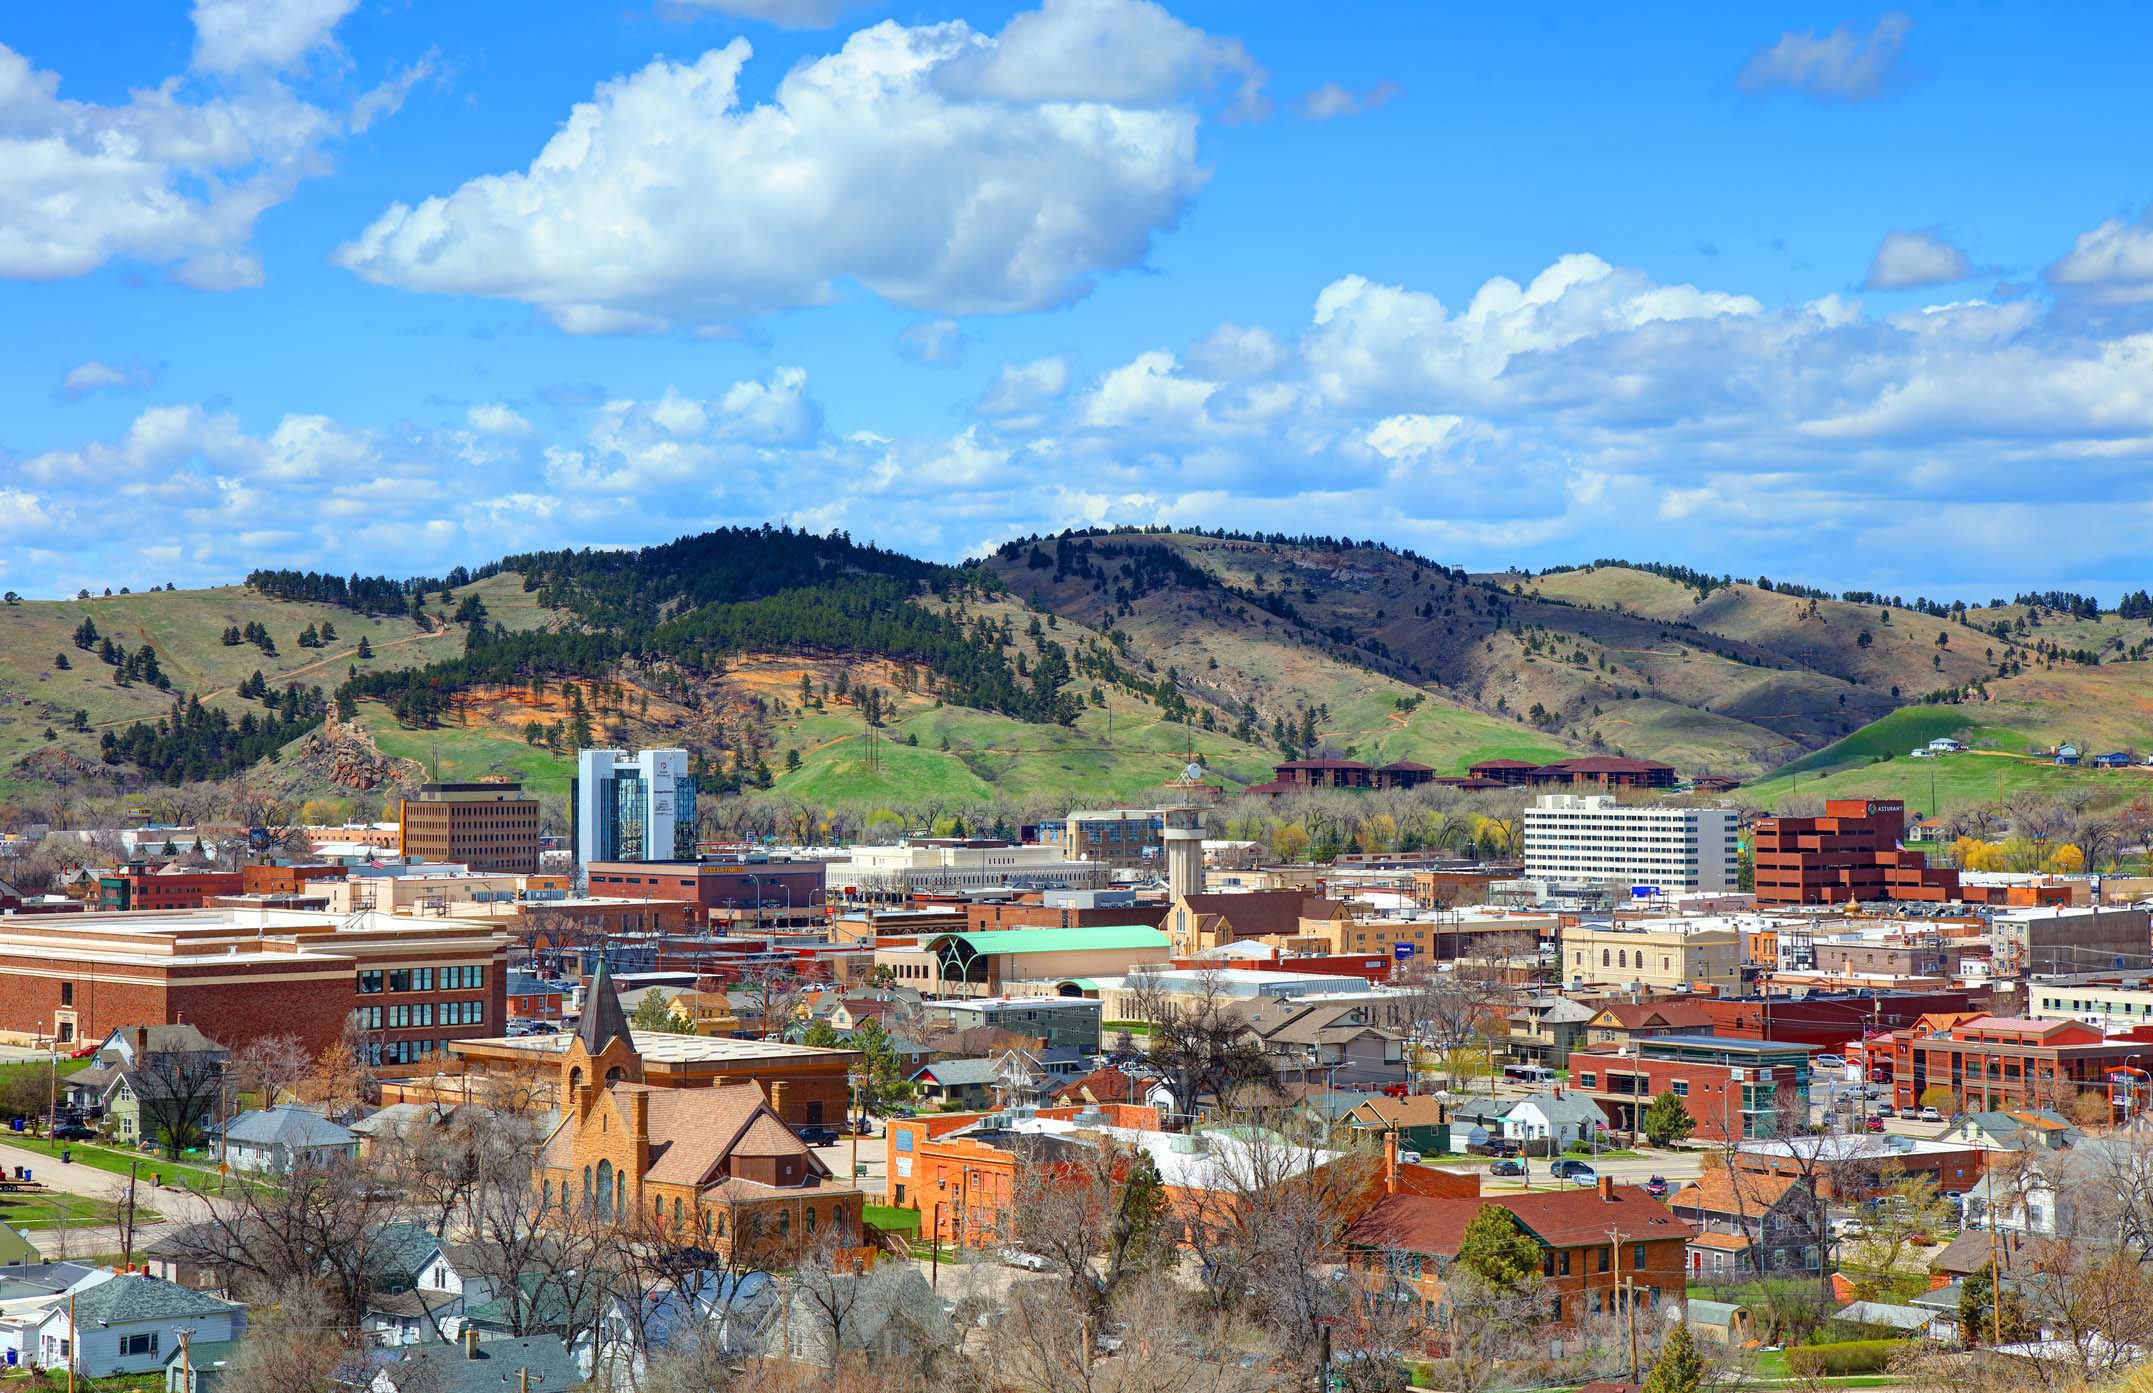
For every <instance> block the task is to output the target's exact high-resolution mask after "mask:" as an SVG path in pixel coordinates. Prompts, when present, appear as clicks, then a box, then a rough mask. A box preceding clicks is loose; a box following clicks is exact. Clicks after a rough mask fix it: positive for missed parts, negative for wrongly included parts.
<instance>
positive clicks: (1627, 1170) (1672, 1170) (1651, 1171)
mask: <svg viewBox="0 0 2153 1393" xmlns="http://www.w3.org/2000/svg"><path fill="white" fill-rule="evenodd" d="M1579 1159H1581V1160H1583V1161H1584V1162H1585V1163H1586V1164H1587V1165H1589V1166H1591V1167H1592V1168H1593V1170H1594V1171H1595V1172H1597V1173H1598V1174H1600V1175H1605V1176H1612V1177H1614V1179H1615V1180H1616V1181H1617V1182H1618V1183H1620V1184H1623V1185H1642V1184H1643V1183H1644V1182H1645V1181H1646V1180H1648V1179H1650V1178H1651V1177H1653V1176H1655V1175H1656V1176H1659V1177H1660V1178H1662V1179H1663V1180H1665V1181H1666V1182H1667V1183H1668V1185H1669V1186H1670V1187H1680V1186H1681V1184H1682V1182H1684V1181H1686V1180H1694V1179H1696V1178H1697V1177H1698V1175H1700V1174H1702V1173H1703V1170H1704V1153H1703V1152H1702V1151H1654V1152H1649V1153H1647V1154H1645V1155H1643V1156H1641V1157H1638V1158H1636V1159H1634V1160H1632V1159H1630V1158H1627V1157H1602V1158H1600V1159H1598V1160H1595V1159H1593V1158H1592V1157H1589V1156H1587V1157H1581V1158H1579ZM1552 1164H1553V1162H1551V1161H1547V1160H1534V1161H1533V1162H1532V1163H1531V1177H1530V1185H1529V1187H1528V1185H1527V1183H1526V1182H1524V1181H1521V1180H1519V1179H1518V1178H1517V1177H1516V1176H1503V1175H1488V1174H1487V1173H1486V1172H1487V1167H1485V1166H1475V1167H1474V1168H1473V1169H1475V1170H1478V1171H1480V1172H1481V1173H1482V1179H1481V1182H1480V1188H1481V1189H1482V1190H1483V1191H1488V1192H1494V1191H1502V1190H1522V1189H1526V1188H1531V1189H1534V1190H1547V1189H1553V1188H1556V1183H1555V1179H1554V1177H1553V1176H1551V1175H1550V1174H1548V1167H1549V1166H1550V1165H1552ZM1565 1183H1567V1182H1565Z"/></svg>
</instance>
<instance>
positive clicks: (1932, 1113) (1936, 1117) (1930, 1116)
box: [1921, 1108, 1944, 1122]
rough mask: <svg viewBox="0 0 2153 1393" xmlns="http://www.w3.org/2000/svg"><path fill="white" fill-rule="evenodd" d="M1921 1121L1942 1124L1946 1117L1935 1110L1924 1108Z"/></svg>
mask: <svg viewBox="0 0 2153 1393" xmlns="http://www.w3.org/2000/svg"><path fill="white" fill-rule="evenodd" d="M1921 1120H1922V1121H1923V1122H1942V1121H1943V1120H1944V1115H1943V1114H1942V1113H1940V1112H1938V1111H1937V1110H1936V1109H1934V1108H1923V1109H1922V1110H1921Z"/></svg>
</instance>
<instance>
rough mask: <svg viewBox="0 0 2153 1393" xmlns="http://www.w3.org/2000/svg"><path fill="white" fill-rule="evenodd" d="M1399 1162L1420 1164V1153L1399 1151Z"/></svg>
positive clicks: (1405, 1164) (1406, 1164) (1408, 1164)
mask: <svg viewBox="0 0 2153 1393" xmlns="http://www.w3.org/2000/svg"><path fill="white" fill-rule="evenodd" d="M1398 1164H1399V1165H1401V1166H1417V1165H1419V1164H1420V1153H1419V1152H1418V1151H1401V1152H1399V1153H1398Z"/></svg>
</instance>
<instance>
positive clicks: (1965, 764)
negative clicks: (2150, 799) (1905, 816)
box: [1742, 753, 2153, 814]
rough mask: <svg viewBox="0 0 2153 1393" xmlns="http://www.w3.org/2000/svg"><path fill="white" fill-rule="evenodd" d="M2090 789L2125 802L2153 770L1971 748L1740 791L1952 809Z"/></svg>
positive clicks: (1768, 801)
mask: <svg viewBox="0 0 2153 1393" xmlns="http://www.w3.org/2000/svg"><path fill="white" fill-rule="evenodd" d="M2073 791H2082V792H2089V793H2091V795H2092V797H2093V801H2094V803H2095V804H2096V805H2105V804H2114V803H2124V802H2128V801H2129V800H2131V799H2132V798H2135V797H2138V796H2139V795H2141V794H2146V793H2153V772H2149V771H2147V770H2144V769H2087V768H2083V767H2081V768H2077V769H2065V768H2059V767H2058V766H2056V765H2054V764H2051V763H2049V762H2047V761H2045V760H2034V759H2026V758H2022V757H2017V756H2011V755H2002V754H1980V753H1968V754H1959V755H1946V756H1944V757H1942V758H1940V759H1908V758H1906V757H1904V756H1903V755H1902V756H1900V757H1898V758H1895V759H1888V760H1885V761H1883V762H1882V763H1877V764H1871V763H1867V762H1857V763H1854V764H1851V765H1847V766H1844V767H1842V768H1837V769H1833V770H1832V771H1830V772H1829V773H1801V772H1795V773H1780V774H1774V775H1773V776H1772V777H1770V778H1768V779H1760V780H1758V781H1757V782H1756V783H1753V784H1745V785H1744V786H1743V788H1742V794H1743V796H1745V797H1747V798H1749V799H1751V800H1753V801H1755V802H1757V803H1760V804H1762V805H1763V806H1765V807H1768V808H1776V807H1777V806H1778V805H1779V803H1780V802H1781V801H1782V800H1783V799H1786V798H1790V797H1793V796H1796V795H1802V796H1804V797H1814V798H1897V799H1901V800H1903V801H1904V802H1905V803H1906V806H1907V809H1908V811H1909V812H1921V813H1932V812H1933V813H1943V814H1949V813H1951V812H1952V811H1953V810H1955V809H1958V808H1964V807H1971V806H1974V805H1976V804H1981V803H1996V802H2001V801H2004V800H2006V799H2009V798H2010V797H2011V796H2012V795H2013V794H2017V793H2024V792H2032V793H2040V794H2047V795H2049V796H2052V797H2053V796H2060V795H2062V794H2065V793H2068V792H2073Z"/></svg>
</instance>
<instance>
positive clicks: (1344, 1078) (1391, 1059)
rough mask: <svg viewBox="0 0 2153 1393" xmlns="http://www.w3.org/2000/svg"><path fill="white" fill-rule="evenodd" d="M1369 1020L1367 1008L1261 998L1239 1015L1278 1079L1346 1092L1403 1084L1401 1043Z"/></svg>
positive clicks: (1396, 1035) (1358, 1004) (1371, 1015)
mask: <svg viewBox="0 0 2153 1393" xmlns="http://www.w3.org/2000/svg"><path fill="white" fill-rule="evenodd" d="M1374 1017H1375V1009H1374V1008H1373V1007H1372V1006H1371V1005H1369V1004H1368V1003H1366V1002H1326V1001H1307V1000H1303V999H1300V998H1294V997H1265V998H1262V999H1260V1000H1258V1001H1256V1002H1255V1003H1253V1004H1252V1005H1250V1006H1249V1007H1248V1008H1247V1009H1246V1010H1245V1011H1244V1012H1243V1014H1242V1017H1241V1023H1242V1027H1243V1030H1244V1031H1245V1033H1246V1034H1247V1035H1248V1036H1249V1037H1250V1038H1251V1039H1253V1040H1254V1041H1255V1042H1256V1043H1257V1044H1258V1045H1260V1046H1261V1047H1262V1048H1263V1052H1264V1055H1265V1057H1266V1058H1267V1059H1268V1060H1269V1061H1270V1064H1271V1068H1272V1069H1273V1071H1274V1072H1276V1073H1277V1075H1278V1076H1279V1077H1280V1078H1281V1079H1293V1078H1299V1079H1303V1080H1316V1081H1321V1082H1324V1083H1326V1084H1328V1085H1332V1086H1339V1085H1343V1086H1345V1087H1348V1088H1352V1087H1366V1086H1369V1085H1377V1086H1380V1085H1383V1084H1390V1083H1403V1082H1405V1079H1406V1054H1405V1037H1404V1035H1403V1034H1402V1033H1401V1032H1399V1031H1398V1030H1396V1029H1393V1028H1392V1027H1389V1026H1385V1025H1378V1024H1377V1023H1376V1021H1375V1019H1374Z"/></svg>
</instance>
